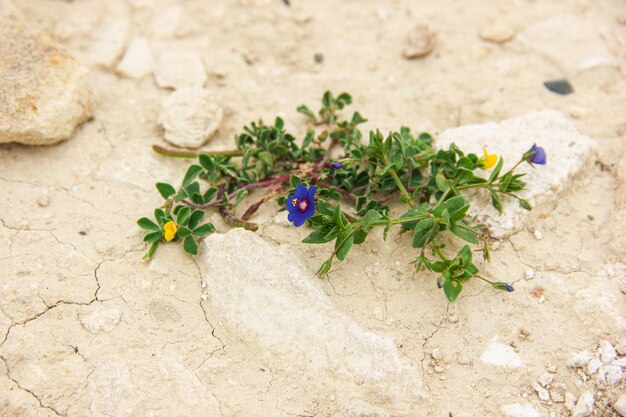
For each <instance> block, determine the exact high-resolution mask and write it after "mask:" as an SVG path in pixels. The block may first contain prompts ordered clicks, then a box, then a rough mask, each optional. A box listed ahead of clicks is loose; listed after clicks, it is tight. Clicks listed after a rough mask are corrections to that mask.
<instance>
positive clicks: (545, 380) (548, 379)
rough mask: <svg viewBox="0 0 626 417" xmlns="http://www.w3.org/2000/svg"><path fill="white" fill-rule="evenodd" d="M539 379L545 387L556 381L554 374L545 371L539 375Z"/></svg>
mask: <svg viewBox="0 0 626 417" xmlns="http://www.w3.org/2000/svg"><path fill="white" fill-rule="evenodd" d="M538 381H539V383H540V384H541V386H542V387H544V388H545V387H547V386H548V385H550V384H552V381H554V375H552V374H549V373H545V374H543V375H541V376H540V377H539V380H538Z"/></svg>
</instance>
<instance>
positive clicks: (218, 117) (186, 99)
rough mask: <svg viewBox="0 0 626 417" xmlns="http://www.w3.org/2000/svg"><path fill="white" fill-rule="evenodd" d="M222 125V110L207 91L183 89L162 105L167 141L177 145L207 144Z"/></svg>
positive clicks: (193, 146)
mask: <svg viewBox="0 0 626 417" xmlns="http://www.w3.org/2000/svg"><path fill="white" fill-rule="evenodd" d="M221 122H222V108H221V107H220V106H219V104H217V102H216V101H215V99H214V98H213V94H212V93H211V91H210V90H207V89H204V88H196V87H183V88H181V89H179V90H176V91H174V92H173V93H172V94H170V95H169V96H168V97H167V98H166V99H165V100H163V103H162V104H161V112H160V114H159V123H160V124H161V125H163V129H165V140H166V141H168V142H170V143H171V144H173V145H176V146H183V147H188V148H198V147H200V146H202V145H204V144H205V143H206V142H207V141H208V140H209V139H210V138H211V136H212V135H213V134H214V133H215V132H216V131H217V129H218V128H219V127H220V123H221Z"/></svg>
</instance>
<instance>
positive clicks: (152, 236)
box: [143, 230, 163, 243]
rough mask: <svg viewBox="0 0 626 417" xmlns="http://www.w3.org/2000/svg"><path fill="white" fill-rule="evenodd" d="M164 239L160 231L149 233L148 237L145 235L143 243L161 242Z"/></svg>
mask: <svg viewBox="0 0 626 417" xmlns="http://www.w3.org/2000/svg"><path fill="white" fill-rule="evenodd" d="M162 237H163V232H162V231H160V230H159V231H156V232H152V233H148V234H147V235H145V236H144V237H143V241H144V242H145V243H154V242H158V241H159V240H161V238H162Z"/></svg>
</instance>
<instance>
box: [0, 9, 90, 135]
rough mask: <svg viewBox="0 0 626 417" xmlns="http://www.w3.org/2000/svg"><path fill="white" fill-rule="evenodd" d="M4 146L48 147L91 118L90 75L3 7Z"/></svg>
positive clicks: (0, 97)
mask: <svg viewBox="0 0 626 417" xmlns="http://www.w3.org/2000/svg"><path fill="white" fill-rule="evenodd" d="M0 39H2V41H0V91H1V92H2V94H0V143H6V142H19V143H24V144H28V145H49V144H53V143H57V142H60V141H62V140H65V139H67V138H69V137H70V136H71V135H72V132H73V131H74V129H75V128H76V126H77V125H78V124H79V123H82V122H84V121H85V120H87V119H89V118H90V117H91V114H92V113H93V104H92V103H93V100H92V96H91V92H90V88H89V72H88V70H87V69H86V68H85V67H83V66H82V65H80V64H79V63H78V61H77V60H76V59H74V58H73V57H72V56H71V55H69V54H68V53H67V52H66V51H65V50H64V49H62V48H60V47H58V46H57V45H56V44H55V43H54V42H52V41H51V40H50V39H49V38H48V37H47V36H44V35H42V34H40V33H38V32H35V31H32V30H30V29H29V27H28V26H27V25H26V23H24V21H22V19H21V17H20V16H19V15H18V13H17V12H15V11H14V10H13V9H12V8H10V7H9V6H8V4H7V3H6V2H1V3H0Z"/></svg>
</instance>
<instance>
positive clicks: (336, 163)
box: [332, 162, 341, 171]
mask: <svg viewBox="0 0 626 417" xmlns="http://www.w3.org/2000/svg"><path fill="white" fill-rule="evenodd" d="M332 167H333V171H337V170H338V169H339V168H341V162H333V165H332Z"/></svg>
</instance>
